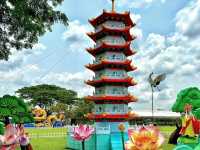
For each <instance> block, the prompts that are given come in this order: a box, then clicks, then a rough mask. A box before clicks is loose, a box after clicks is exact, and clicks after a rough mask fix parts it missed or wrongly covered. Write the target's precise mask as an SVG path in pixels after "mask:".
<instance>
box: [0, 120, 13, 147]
mask: <svg viewBox="0 0 200 150" xmlns="http://www.w3.org/2000/svg"><path fill="white" fill-rule="evenodd" d="M0 143H1V150H8V149H9V150H15V149H16V146H17V145H16V143H17V135H16V130H15V127H14V126H13V125H12V124H8V125H7V126H6V129H5V133H4V135H3V136H0Z"/></svg>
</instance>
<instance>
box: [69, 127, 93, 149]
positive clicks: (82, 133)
mask: <svg viewBox="0 0 200 150" xmlns="http://www.w3.org/2000/svg"><path fill="white" fill-rule="evenodd" d="M93 132H94V128H93V127H92V126H89V125H82V124H81V125H79V126H77V127H74V130H73V134H72V137H73V138H74V139H75V140H77V141H81V142H82V150H84V149H85V140H87V139H89V138H90V136H91V135H92V133H93Z"/></svg>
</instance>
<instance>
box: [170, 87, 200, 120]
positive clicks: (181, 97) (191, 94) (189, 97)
mask: <svg viewBox="0 0 200 150" xmlns="http://www.w3.org/2000/svg"><path fill="white" fill-rule="evenodd" d="M186 104H190V105H192V110H193V114H194V115H195V116H197V118H200V90H199V89H198V88H197V87H191V88H186V89H184V90H182V91H180V93H179V94H178V95H177V99H176V102H175V104H174V105H173V106H172V111H173V112H184V107H185V105H186Z"/></svg>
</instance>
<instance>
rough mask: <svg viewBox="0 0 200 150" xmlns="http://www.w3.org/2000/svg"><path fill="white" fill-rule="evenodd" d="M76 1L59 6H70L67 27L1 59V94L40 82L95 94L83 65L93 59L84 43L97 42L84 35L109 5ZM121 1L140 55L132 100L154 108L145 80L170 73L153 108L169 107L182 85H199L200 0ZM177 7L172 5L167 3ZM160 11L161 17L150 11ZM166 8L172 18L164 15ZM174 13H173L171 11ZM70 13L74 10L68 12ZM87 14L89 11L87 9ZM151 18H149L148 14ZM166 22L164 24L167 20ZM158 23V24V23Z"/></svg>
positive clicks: (119, 5) (139, 105)
mask: <svg viewBox="0 0 200 150" xmlns="http://www.w3.org/2000/svg"><path fill="white" fill-rule="evenodd" d="M75 3H76V2H74V1H73V0H69V1H68V2H65V3H64V4H63V6H62V7H61V8H60V9H62V10H66V13H67V15H68V16H69V19H70V22H69V26H68V27H67V28H64V27H63V26H61V25H56V26H55V27H54V30H53V32H52V33H47V34H46V35H45V36H44V37H42V38H41V40H40V43H39V44H36V45H35V46H34V48H33V50H23V51H21V52H16V51H14V50H13V55H12V56H11V57H10V60H9V61H8V62H5V61H0V84H1V86H0V94H1V95H4V94H14V92H15V91H16V90H17V89H18V88H22V87H24V86H31V85H36V84H42V83H47V84H56V85H58V86H62V87H65V88H67V89H73V90H75V91H77V92H78V94H79V95H80V96H86V95H88V94H92V93H93V89H92V88H91V87H89V86H87V85H85V84H84V80H87V79H89V78H91V77H92V76H93V73H92V72H90V71H88V70H86V69H85V68H84V65H85V64H87V63H90V62H92V59H93V58H92V56H90V55H89V54H88V53H87V52H86V51H85V48H86V47H92V46H93V44H94V43H93V42H92V41H91V40H90V39H89V38H88V37H87V36H86V32H89V31H92V27H91V26H90V25H89V23H87V19H89V18H91V17H95V16H97V15H98V14H100V13H102V9H104V8H106V9H110V3H107V4H106V5H105V3H106V0H105V2H104V3H103V2H102V0H101V1H100V0H96V1H95V2H93V3H92V4H93V5H92V4H91V5H90V3H91V1H90V0H86V1H85V3H81V1H80V3H81V4H80V6H77V7H78V8H77V11H79V10H80V12H82V13H80V12H77V13H73V11H74V10H72V9H73V7H75ZM173 3H174V1H164V0H141V1H138V0H118V1H117V9H119V10H120V11H126V10H130V12H131V18H133V20H134V21H135V22H137V27H136V28H134V29H132V30H131V33H132V34H134V35H137V37H138V39H137V40H136V41H134V42H133V48H135V49H136V50H137V54H136V55H134V56H133V57H131V58H130V59H133V62H134V64H135V65H136V66H137V67H138V70H137V71H135V72H132V73H130V75H131V76H133V77H135V79H136V80H137V82H138V85H137V86H135V87H132V88H130V92H131V93H132V94H134V95H136V96H137V97H138V98H139V101H138V102H137V103H134V104H130V106H132V107H133V108H134V109H138V110H144V109H145V110H150V109H151V108H150V103H151V90H150V87H149V85H148V82H147V78H148V75H149V73H151V72H152V71H153V72H155V73H157V74H159V73H163V72H165V73H167V78H166V80H165V81H164V82H162V83H161V85H160V89H161V91H160V92H156V93H155V107H156V108H157V109H164V110H169V109H170V107H171V106H172V105H173V103H174V101H175V99H176V94H177V93H178V92H179V91H180V90H181V89H183V88H186V87H190V86H197V87H200V65H199V64H200V42H199V41H200V0H191V1H185V0H177V4H176V5H175V4H173ZM171 5H172V6H173V7H174V8H171V7H170V8H169V6H171ZM156 9H157V10H158V12H159V13H160V14H159V15H160V17H155V15H158V14H157V13H156V12H155V14H151V13H149V12H152V11H155V10H156ZM166 10H168V11H169V12H168V13H169V14H168V16H165V17H162V15H166ZM170 11H171V12H170ZM70 12H71V13H70ZM84 12H85V13H84ZM146 16H148V17H146ZM165 21H166V22H168V23H169V24H166V23H165V26H163V22H165ZM159 25H160V26H159Z"/></svg>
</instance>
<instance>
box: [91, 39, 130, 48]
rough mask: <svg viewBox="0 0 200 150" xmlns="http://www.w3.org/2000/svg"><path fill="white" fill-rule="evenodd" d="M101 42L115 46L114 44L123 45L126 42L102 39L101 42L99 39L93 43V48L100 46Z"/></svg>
mask: <svg viewBox="0 0 200 150" xmlns="http://www.w3.org/2000/svg"><path fill="white" fill-rule="evenodd" d="M103 43H105V44H109V45H113V46H115V45H124V44H126V42H125V41H117V42H114V41H108V40H103V41H101V42H100V41H99V42H97V43H96V44H95V46H94V48H98V47H100V46H101V45H102V44H103Z"/></svg>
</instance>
